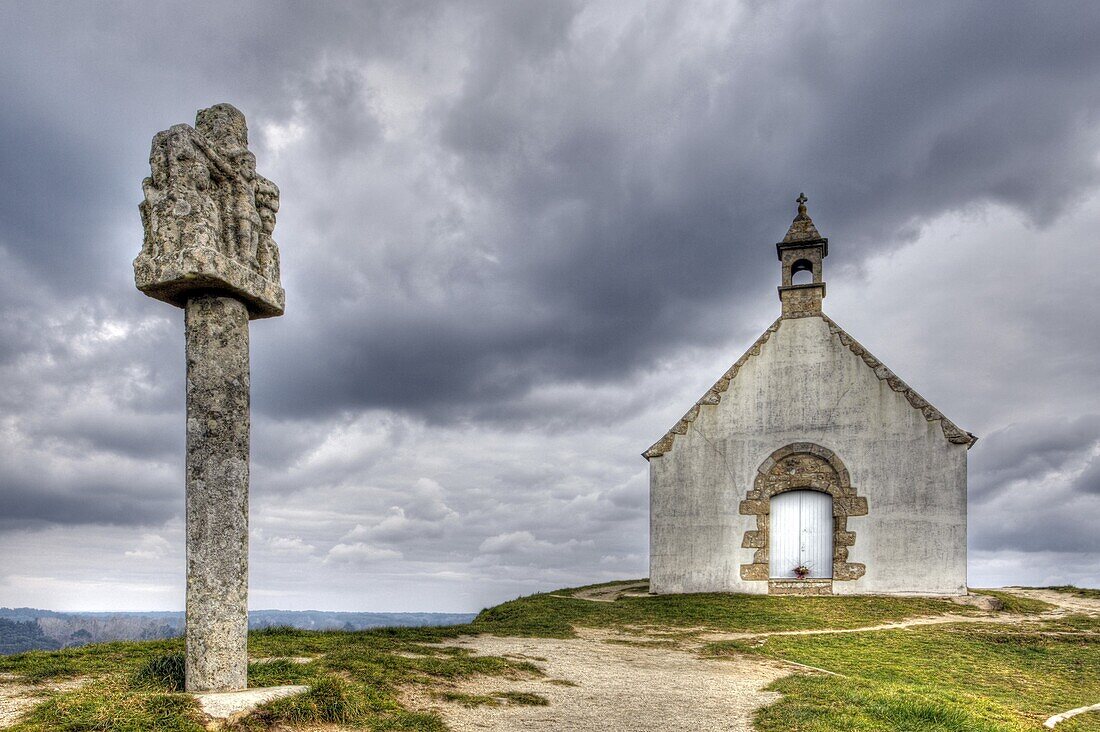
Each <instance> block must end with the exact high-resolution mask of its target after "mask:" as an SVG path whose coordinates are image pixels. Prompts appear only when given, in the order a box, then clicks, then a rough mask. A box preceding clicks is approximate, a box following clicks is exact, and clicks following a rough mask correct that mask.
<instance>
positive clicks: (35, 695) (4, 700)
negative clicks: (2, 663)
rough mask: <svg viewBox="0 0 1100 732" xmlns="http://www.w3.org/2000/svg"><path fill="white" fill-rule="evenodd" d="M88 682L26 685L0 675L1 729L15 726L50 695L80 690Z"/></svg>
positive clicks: (72, 680)
mask: <svg viewBox="0 0 1100 732" xmlns="http://www.w3.org/2000/svg"><path fill="white" fill-rule="evenodd" d="M88 681H89V680H88V679H70V680H68V681H52V682H47V683H43V684H25V683H22V682H20V681H19V678H18V677H16V676H13V675H11V674H0V729H5V728H7V727H12V726H14V725H15V723H16V722H18V721H19V718H20V717H22V716H23V715H24V714H26V713H27V712H28V711H30V709H31V708H32V707H34V706H35V705H37V704H39V703H41V702H42V700H43V699H45V697H46V696H47V695H48V694H51V693H56V692H61V691H72V690H74V689H79V688H80V687H81V686H83V685H84V684H86V683H88Z"/></svg>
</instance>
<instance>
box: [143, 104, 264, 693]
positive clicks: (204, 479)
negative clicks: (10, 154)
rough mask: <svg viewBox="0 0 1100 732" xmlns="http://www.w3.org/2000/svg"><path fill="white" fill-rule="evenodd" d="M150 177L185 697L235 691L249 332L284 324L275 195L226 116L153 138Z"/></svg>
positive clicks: (244, 567) (147, 285)
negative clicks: (180, 450) (173, 458)
mask: <svg viewBox="0 0 1100 732" xmlns="http://www.w3.org/2000/svg"><path fill="white" fill-rule="evenodd" d="M149 165H150V168H151V171H152V175H151V176H150V177H148V178H146V179H145V181H144V183H143V188H144V191H145V200H144V201H143V202H142V203H141V206H140V210H141V220H142V223H143V225H144V227H145V242H144V244H143V246H142V250H141V254H139V255H138V257H137V259H135V260H134V279H135V281H136V283H137V286H138V289H139V290H141V291H142V292H144V293H145V294H146V295H149V296H150V297H154V298H156V299H158V300H163V301H165V302H168V303H171V304H172V305H176V306H177V307H181V308H184V313H185V329H186V334H187V463H186V481H185V482H186V492H187V625H186V633H187V665H186V677H187V681H186V685H187V690H188V691H234V690H238V689H244V688H245V687H246V685H247V671H248V473H249V367H248V321H249V320H252V319H256V318H270V317H274V316H277V315H282V314H283V304H284V299H283V298H284V295H283V288H282V287H281V286H280V285H279V250H278V247H277V246H276V245H275V241H274V240H273V239H272V238H271V234H272V231H273V230H274V228H275V214H276V212H277V211H278V210H279V189H278V188H277V187H275V184H274V183H272V182H271V181H269V180H267V179H266V178H264V177H262V176H260V175H259V174H257V173H256V159H255V157H254V156H253V155H252V153H250V152H249V151H248V128H247V126H246V125H245V119H244V115H242V114H241V113H240V112H239V111H238V110H237V109H235V108H234V107H232V106H231V105H228V104H218V105H215V106H213V107H210V108H209V109H203V110H200V111H199V113H198V115H196V118H195V127H191V126H189V125H176V126H174V127H172V128H171V129H168V130H165V131H164V132H160V133H158V134H157V135H156V136H155V137H154V138H153V147H152V151H151V153H150V155H149Z"/></svg>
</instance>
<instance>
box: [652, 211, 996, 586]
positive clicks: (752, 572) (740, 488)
mask: <svg viewBox="0 0 1100 732" xmlns="http://www.w3.org/2000/svg"><path fill="white" fill-rule="evenodd" d="M776 253H777V255H778V259H779V262H780V271H781V279H780V283H781V284H780V285H779V299H780V303H781V307H782V311H781V315H780V317H779V319H778V320H776V321H775V322H774V323H773V324H772V325H771V326H769V327H768V328H767V330H765V331H764V334H763V335H762V336H761V337H760V338H759V339H757V341H756V342H755V343H754V344H753V345H752V346H751V347H750V348H749V350H748V351H747V352H746V353H745V354H744V355H743V356H742V357H741V358H740V359H738V360H737V362H736V363H734V365H733V366H732V367H731V368H730V369H729V370H728V371H727V372H726V373H725V374H724V375H723V376H722V377H721V378H720V379H719V380H718V382H717V383H716V384H715V385H714V386H713V387H712V388H711V389H709V390H708V391H707V392H706V393H705V394H704V395H703V396H702V398H701V399H699V401H698V402H696V404H695V405H694V406H692V407H691V409H690V410H688V412H687V413H686V414H685V415H684V417H683V418H682V419H681V420H680V421H679V422H677V423H676V424H675V425H673V427H672V429H670V430H669V431H668V433H666V434H665V436H664V437H662V438H661V439H660V440H659V441H658V442H657V443H656V444H654V445H653V446H652V447H650V448H649V449H648V450H646V452H644V453H643V456H644V457H645V458H646V459H647V460H648V461H649V468H650V591H651V592H654V593H659V594H660V593H677V592H747V593H759V594H763V593H771V594H811V595H817V594H870V593H887V594H929V595H965V594H966V458H967V450H968V449H969V448H970V447H971V446H972V445H973V444H974V443H975V442H976V440H977V438H976V437H974V435H972V434H970V433H969V432H966V431H965V430H962V429H960V428H959V427H957V426H956V425H955V424H954V423H953V422H951V421H950V420H949V419H947V417H945V416H944V415H943V414H942V413H940V412H939V410H937V409H936V408H935V407H933V406H932V405H931V404H929V403H928V402H927V401H926V400H925V399H924V398H922V397H921V396H920V395H919V394H918V393H917V392H916V391H914V390H913V389H912V388H911V387H909V386H908V385H907V384H906V383H905V382H904V381H902V380H901V379H900V378H898V377H897V376H896V375H895V374H894V372H893V371H891V370H890V369H889V368H887V367H886V366H885V365H884V364H883V363H882V362H881V361H879V360H878V359H877V358H875V357H874V356H872V355H871V353H870V351H868V350H867V349H866V348H864V347H863V346H862V345H861V344H860V343H859V342H857V341H856V340H855V339H854V338H852V337H851V336H849V335H848V334H847V333H846V332H844V331H843V330H842V329H841V328H840V326H839V325H837V324H836V323H835V322H833V321H832V320H831V319H830V318H829V317H828V316H826V315H825V314H824V312H823V311H822V301H823V300H824V299H825V280H824V276H823V272H822V262H823V260H824V258H825V257H826V256H828V253H829V240H828V239H826V238H824V237H823V236H821V234H820V233H819V232H818V230H817V227H816V226H815V225H814V222H813V221H812V220H811V219H810V216H809V214H808V213H807V209H806V197H805V196H802V195H800V196H799V198H798V213H797V215H796V217H795V219H794V221H793V222H792V223H791V226H790V228H789V230H788V231H787V235H786V236H785V237H784V238H783V240H782V241H780V242H779V243H778V244H776ZM802 273H805V274H802ZM798 279H807V280H808V281H805V282H798V281H796V280H798Z"/></svg>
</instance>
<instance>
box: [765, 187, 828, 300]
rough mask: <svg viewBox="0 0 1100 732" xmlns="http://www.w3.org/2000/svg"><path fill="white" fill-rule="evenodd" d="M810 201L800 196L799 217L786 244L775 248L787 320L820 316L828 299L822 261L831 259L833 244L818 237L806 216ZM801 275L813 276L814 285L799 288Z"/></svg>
mask: <svg viewBox="0 0 1100 732" xmlns="http://www.w3.org/2000/svg"><path fill="white" fill-rule="evenodd" d="M806 200H807V199H806V194H804V193H800V194H798V200H797V203H798V215H797V216H795V217H794V221H792V222H791V228H789V229H788V230H787V235H786V236H785V237H783V241H781V242H779V243H778V244H776V245H775V252H776V254H778V255H779V262H780V267H781V268H782V276H783V284H781V285H780V286H779V300H780V302H781V303H783V317H784V318H803V317H806V316H809V315H820V314H821V301H822V300H823V299H825V280H824V279H822V277H821V260H822V259H824V258H825V257H827V256H828V255H829V240H828V239H826V238H825V237H823V236H822V235H821V234H820V233H818V231H817V227H816V226H814V222H813V220H812V219H810V215H809V214H808V213H806ZM800 272H809V273H810V274H811V276H812V279H811V281H810V282H805V283H800V284H795V282H794V279H795V275H796V274H798V273H800Z"/></svg>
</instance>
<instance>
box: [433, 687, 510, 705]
mask: <svg viewBox="0 0 1100 732" xmlns="http://www.w3.org/2000/svg"><path fill="white" fill-rule="evenodd" d="M435 696H436V698H438V699H442V700H443V701H446V702H451V703H452V704H461V705H462V706H464V707H499V706H500V699H497V698H496V697H495V696H492V695H490V694H463V693H462V692H461V691H441V692H439V693H438V694H436V695H435Z"/></svg>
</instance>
